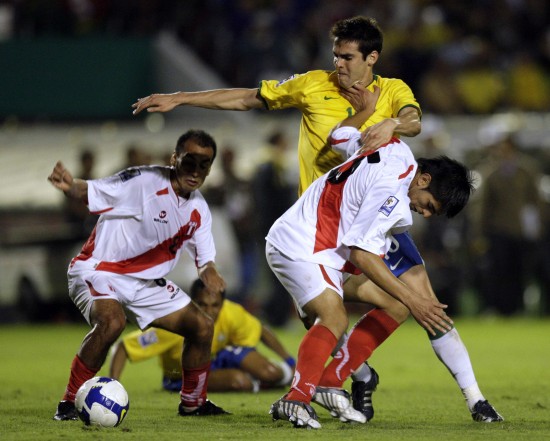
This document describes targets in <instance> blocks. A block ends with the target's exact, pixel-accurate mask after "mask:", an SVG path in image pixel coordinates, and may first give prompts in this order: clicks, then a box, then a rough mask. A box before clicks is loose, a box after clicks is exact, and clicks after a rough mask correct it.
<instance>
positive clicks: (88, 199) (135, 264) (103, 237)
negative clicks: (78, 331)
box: [48, 130, 227, 420]
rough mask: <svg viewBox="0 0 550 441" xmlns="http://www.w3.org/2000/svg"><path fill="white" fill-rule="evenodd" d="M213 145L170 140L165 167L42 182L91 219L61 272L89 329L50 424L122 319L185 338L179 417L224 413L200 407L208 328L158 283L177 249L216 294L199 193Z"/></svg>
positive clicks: (172, 289) (175, 291)
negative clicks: (93, 215)
mask: <svg viewBox="0 0 550 441" xmlns="http://www.w3.org/2000/svg"><path fill="white" fill-rule="evenodd" d="M215 156H216V143H215V141H214V139H213V138H212V137H211V136H210V135H208V134H207V133H205V132H203V131H200V130H190V131H188V132H186V133H184V134H183V135H182V136H180V138H179V139H178V141H177V144H176V147H175V150H174V153H173V154H172V158H171V166H169V167H165V166H143V167H133V168H129V169H126V170H124V171H122V172H120V173H118V174H116V175H114V176H111V177H108V178H104V179H94V180H89V181H84V180H81V179H73V176H72V174H71V173H70V172H69V171H68V170H67V169H66V168H65V167H64V165H63V164H62V163H61V162H58V163H57V164H56V165H55V167H54V169H53V171H52V173H51V174H50V176H49V177H48V180H49V181H50V182H51V183H52V184H53V185H54V187H56V188H57V189H59V190H61V191H63V192H64V193H65V195H66V196H67V197H70V198H74V199H78V200H80V201H82V203H85V204H87V205H88V208H89V210H90V212H91V213H97V214H100V217H99V219H98V221H97V224H96V226H95V228H94V230H93V232H92V234H91V235H90V238H89V239H88V241H87V242H86V243H85V244H84V246H83V248H82V251H81V252H80V254H79V255H78V256H76V257H75V258H74V259H73V260H72V261H71V263H70V265H69V270H68V279H69V280H68V281H69V296H70V297H71V299H72V300H73V302H74V303H75V305H76V306H77V307H78V309H79V310H80V312H81V313H82V315H83V316H84V318H85V319H86V320H87V322H88V323H89V324H90V326H91V328H92V329H91V330H90V332H89V333H88V334H87V335H86V336H85V337H84V340H83V341H82V344H81V346H80V349H79V350H78V353H77V354H76V355H75V357H74V359H73V362H72V365H71V373H70V377H69V382H68V385H67V388H66V390H65V394H64V395H63V399H62V400H61V402H60V403H59V405H58V407H57V411H56V413H55V415H54V419H55V420H75V419H77V413H76V409H75V405H74V400H75V395H76V392H77V391H78V389H79V387H80V386H81V385H82V384H83V383H84V382H85V381H86V380H89V379H90V378H92V377H94V376H95V375H96V374H97V372H98V371H99V370H100V368H101V366H102V365H103V363H104V362H105V359H106V357H107V354H108V352H109V348H110V347H111V345H112V344H113V343H114V342H115V341H116V340H117V339H118V338H119V337H120V335H121V334H122V331H123V330H124V328H125V326H126V320H127V318H128V319H129V320H131V321H133V322H135V323H136V324H137V325H138V326H139V327H140V328H141V329H146V328H148V327H149V326H155V327H157V328H161V329H165V330H167V331H170V332H174V333H176V334H179V335H181V336H183V337H185V344H184V346H183V351H182V355H181V357H182V366H183V384H182V388H181V392H180V397H181V399H180V404H179V407H178V413H179V414H180V415H182V416H188V415H218V414H224V413H227V412H225V411H224V410H223V409H222V408H220V407H218V406H216V405H215V404H214V403H212V402H211V401H209V400H208V399H207V386H208V372H209V368H210V348H211V346H212V336H213V333H214V322H213V320H212V319H211V318H210V317H209V316H208V315H207V314H205V313H204V312H203V311H202V310H201V309H200V308H199V307H198V306H197V305H196V304H195V303H193V302H192V301H191V298H190V297H189V296H188V295H187V293H185V291H184V290H183V289H181V288H180V287H178V286H177V285H175V284H174V283H173V282H171V281H170V280H167V279H165V278H164V277H165V276H166V275H167V274H168V273H169V272H170V271H171V270H172V269H173V268H174V267H175V265H176V264H177V262H178V260H179V258H180V257H181V254H182V251H183V250H185V251H186V252H187V253H189V254H190V256H191V257H192V258H193V259H194V261H195V263H196V265H197V270H198V275H199V278H200V279H201V280H202V281H203V283H204V284H205V286H206V287H207V289H208V292H209V293H210V294H211V295H212V296H217V295H219V293H221V292H223V291H224V290H225V281H224V280H223V279H222V277H221V276H220V274H219V273H218V271H217V270H216V266H215V264H214V258H215V255H216V250H215V248H214V240H213V237H212V231H211V225H212V216H211V214H210V210H209V208H208V205H207V204H206V201H205V200H204V198H203V197H202V195H201V194H200V192H199V191H198V189H199V188H200V187H201V186H202V184H203V183H204V180H205V179H206V177H207V176H208V174H209V173H210V168H211V166H212V162H213V161H214V158H215Z"/></svg>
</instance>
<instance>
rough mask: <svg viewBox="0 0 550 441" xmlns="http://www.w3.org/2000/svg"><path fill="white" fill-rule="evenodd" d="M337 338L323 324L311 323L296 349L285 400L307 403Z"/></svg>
mask: <svg viewBox="0 0 550 441" xmlns="http://www.w3.org/2000/svg"><path fill="white" fill-rule="evenodd" d="M337 342H338V339H337V338H336V337H335V336H334V334H333V333H332V332H331V331H329V329H328V328H326V327H325V326H323V325H313V326H312V327H311V328H310V330H309V331H308V332H307V334H306V335H305V337H304V339H303V340H302V343H301V344H300V348H299V349H298V361H297V363H296V372H295V374H294V380H293V381H292V387H291V388H290V392H289V393H288V394H287V395H286V397H285V398H286V399H287V400H296V401H301V402H303V403H306V404H309V403H310V401H311V397H312V396H313V394H314V393H315V387H316V386H317V384H318V383H319V378H321V374H322V372H323V368H324V366H325V363H326V361H327V359H328V358H329V356H330V353H331V352H332V350H333V349H334V346H336V343H337Z"/></svg>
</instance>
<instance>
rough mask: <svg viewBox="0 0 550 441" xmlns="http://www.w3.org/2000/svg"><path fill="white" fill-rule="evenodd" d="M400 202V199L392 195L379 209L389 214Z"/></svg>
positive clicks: (385, 214)
mask: <svg viewBox="0 0 550 441" xmlns="http://www.w3.org/2000/svg"><path fill="white" fill-rule="evenodd" d="M398 203H399V199H397V198H396V197H395V196H390V197H389V198H388V199H386V202H384V203H383V204H382V206H381V207H380V208H379V209H378V211H379V212H380V213H382V214H383V215H384V216H389V215H390V213H391V212H392V211H393V209H394V208H395V207H396V206H397V204H398Z"/></svg>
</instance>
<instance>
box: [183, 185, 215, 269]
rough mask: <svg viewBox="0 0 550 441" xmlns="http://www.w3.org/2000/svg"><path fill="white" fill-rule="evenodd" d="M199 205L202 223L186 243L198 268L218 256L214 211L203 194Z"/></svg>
mask: <svg viewBox="0 0 550 441" xmlns="http://www.w3.org/2000/svg"><path fill="white" fill-rule="evenodd" d="M199 207H200V208H199V212H200V216H201V224H200V226H199V227H198V228H197V230H196V231H195V233H194V234H193V237H192V238H191V239H190V240H189V241H187V242H186V243H185V250H186V251H187V252H188V253H189V255H190V256H191V258H192V259H193V260H194V262H195V265H196V266H197V268H200V267H201V266H203V265H206V264H207V263H208V262H214V261H215V258H216V247H215V245H214V236H213V235H212V213H211V212H210V209H209V208H208V205H207V204H206V201H205V200H204V198H202V196H200V201H199Z"/></svg>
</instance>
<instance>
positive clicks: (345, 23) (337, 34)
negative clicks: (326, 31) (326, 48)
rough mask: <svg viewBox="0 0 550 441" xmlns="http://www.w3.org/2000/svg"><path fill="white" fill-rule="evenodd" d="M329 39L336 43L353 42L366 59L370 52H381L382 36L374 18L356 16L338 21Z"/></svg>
mask: <svg viewBox="0 0 550 441" xmlns="http://www.w3.org/2000/svg"><path fill="white" fill-rule="evenodd" d="M330 37H331V38H332V39H333V40H336V39H338V41H340V42H341V41H348V42H351V41H354V42H356V43H357V45H358V47H359V51H360V52H361V53H362V54H363V58H364V59H366V58H367V55H369V54H370V53H371V52H372V51H377V52H378V53H380V52H382V45H383V43H384V36H383V34H382V30H381V29H380V26H379V25H378V22H377V21H376V19H375V18H372V17H365V16H362V15H358V16H356V17H351V18H344V19H342V20H338V21H337V22H336V23H334V25H333V26H332V29H331V30H330Z"/></svg>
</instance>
